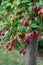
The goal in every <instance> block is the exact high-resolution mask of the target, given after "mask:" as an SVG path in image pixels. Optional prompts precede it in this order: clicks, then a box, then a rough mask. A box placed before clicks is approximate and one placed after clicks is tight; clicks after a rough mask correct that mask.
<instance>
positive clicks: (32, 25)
mask: <svg viewBox="0 0 43 65" xmlns="http://www.w3.org/2000/svg"><path fill="white" fill-rule="evenodd" d="M30 27H31V28H38V26H37V25H36V24H35V23H33V24H31V26H30Z"/></svg>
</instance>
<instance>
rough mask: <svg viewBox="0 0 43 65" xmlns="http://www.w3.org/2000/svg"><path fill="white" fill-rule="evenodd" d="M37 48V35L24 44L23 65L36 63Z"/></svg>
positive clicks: (34, 64)
mask: <svg viewBox="0 0 43 65" xmlns="http://www.w3.org/2000/svg"><path fill="white" fill-rule="evenodd" d="M37 49H38V37H37V36H35V37H34V39H32V40H31V39H30V40H29V42H28V44H27V46H26V54H25V65H36V57H37Z"/></svg>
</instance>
